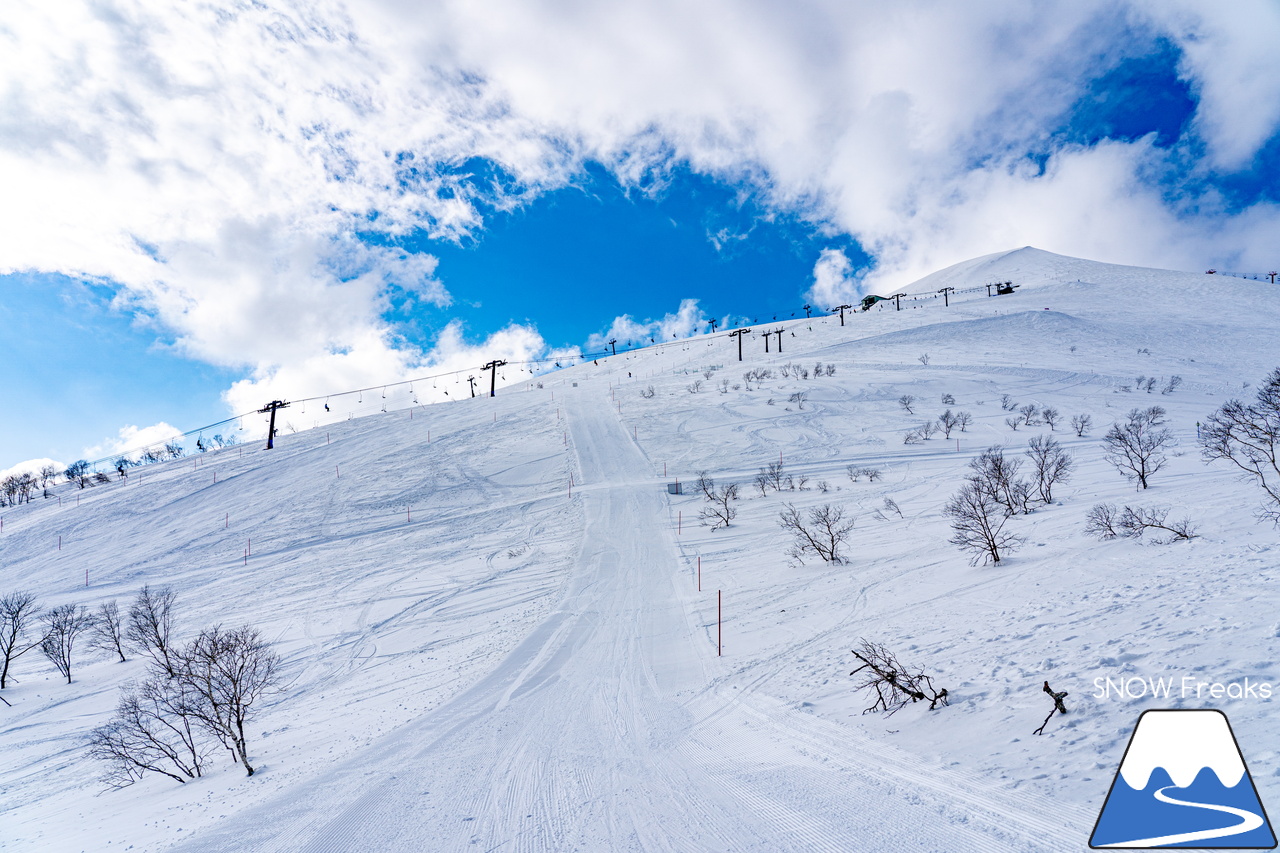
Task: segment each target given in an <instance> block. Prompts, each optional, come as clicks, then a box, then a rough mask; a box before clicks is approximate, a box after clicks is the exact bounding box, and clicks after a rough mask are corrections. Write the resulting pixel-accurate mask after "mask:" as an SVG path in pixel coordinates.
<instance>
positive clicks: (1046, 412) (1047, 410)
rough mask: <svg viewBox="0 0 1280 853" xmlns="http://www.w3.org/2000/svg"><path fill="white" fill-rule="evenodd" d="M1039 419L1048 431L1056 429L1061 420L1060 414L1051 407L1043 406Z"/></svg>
mask: <svg viewBox="0 0 1280 853" xmlns="http://www.w3.org/2000/svg"><path fill="white" fill-rule="evenodd" d="M1040 418H1041V419H1042V420H1043V421H1044V422H1045V423H1046V424H1048V425H1049V429H1057V427H1058V421H1060V420H1062V413H1061V412H1059V411H1058V410H1057V409H1055V408H1054V407H1053V406H1045V407H1044V408H1043V409H1041V410H1040Z"/></svg>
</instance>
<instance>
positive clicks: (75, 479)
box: [62, 459, 89, 489]
mask: <svg viewBox="0 0 1280 853" xmlns="http://www.w3.org/2000/svg"><path fill="white" fill-rule="evenodd" d="M62 473H63V476H64V477H66V478H67V482H69V483H75V484H76V485H77V486H79V487H80V488H82V489H83V488H84V487H85V486H86V485H88V483H89V462H88V460H85V459H79V460H77V461H75V462H72V463H71V464H70V465H68V466H67V470H66V471H64V472H62Z"/></svg>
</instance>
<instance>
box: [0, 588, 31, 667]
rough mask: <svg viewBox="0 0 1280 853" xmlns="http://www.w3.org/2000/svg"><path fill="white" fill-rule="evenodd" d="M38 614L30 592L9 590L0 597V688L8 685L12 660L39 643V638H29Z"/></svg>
mask: <svg viewBox="0 0 1280 853" xmlns="http://www.w3.org/2000/svg"><path fill="white" fill-rule="evenodd" d="M39 615H40V605H39V604H38V603H37V602H36V597H35V595H34V594H33V593H30V592H11V593H9V594H8V595H6V596H5V597H4V598H0V656H3V657H4V666H3V668H0V690H3V689H4V688H5V687H7V686H8V685H9V680H10V678H11V676H10V675H9V668H10V667H11V666H12V665H13V662H14V661H15V660H17V659H18V658H20V657H22V656H23V655H25V654H26V653H27V652H29V651H31V650H32V649H34V648H35V647H36V646H38V645H40V638H36V639H34V640H33V639H31V637H30V635H29V631H30V629H31V625H32V623H33V622H35V621H36V619H37V618H38V617H39Z"/></svg>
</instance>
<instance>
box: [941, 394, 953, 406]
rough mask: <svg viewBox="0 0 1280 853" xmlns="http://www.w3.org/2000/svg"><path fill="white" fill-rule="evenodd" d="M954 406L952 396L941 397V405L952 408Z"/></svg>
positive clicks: (944, 395)
mask: <svg viewBox="0 0 1280 853" xmlns="http://www.w3.org/2000/svg"><path fill="white" fill-rule="evenodd" d="M955 404H956V398H955V397H954V396H952V395H951V394H943V395H942V405H944V406H954V405H955Z"/></svg>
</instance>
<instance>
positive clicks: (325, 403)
mask: <svg viewBox="0 0 1280 853" xmlns="http://www.w3.org/2000/svg"><path fill="white" fill-rule="evenodd" d="M324 410H325V411H326V412H327V411H329V398H328V397H325V398H324Z"/></svg>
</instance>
